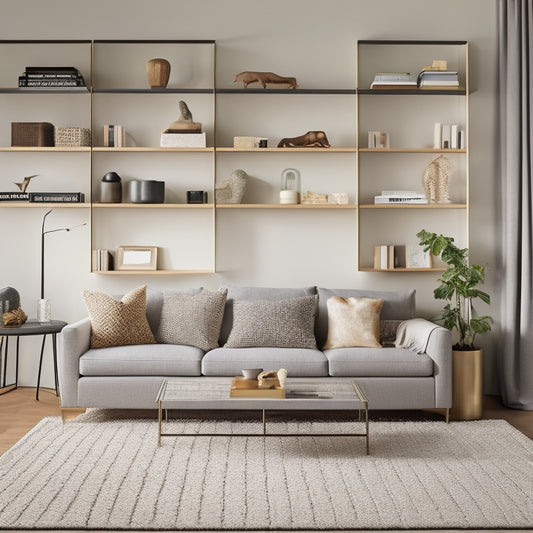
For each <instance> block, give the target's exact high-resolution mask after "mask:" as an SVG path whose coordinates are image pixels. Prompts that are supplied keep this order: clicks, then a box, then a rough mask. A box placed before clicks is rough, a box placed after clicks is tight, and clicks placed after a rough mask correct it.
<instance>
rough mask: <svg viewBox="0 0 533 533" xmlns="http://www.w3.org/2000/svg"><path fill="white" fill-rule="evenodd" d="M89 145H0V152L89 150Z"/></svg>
mask: <svg viewBox="0 0 533 533" xmlns="http://www.w3.org/2000/svg"><path fill="white" fill-rule="evenodd" d="M90 151H91V147H90V146H1V147H0V152H90Z"/></svg>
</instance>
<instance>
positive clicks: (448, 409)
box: [444, 407, 450, 424]
mask: <svg viewBox="0 0 533 533" xmlns="http://www.w3.org/2000/svg"><path fill="white" fill-rule="evenodd" d="M444 418H445V419H446V424H449V423H450V408H449V407H446V412H445V414H444Z"/></svg>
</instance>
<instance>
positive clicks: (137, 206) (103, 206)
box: [92, 202, 213, 209]
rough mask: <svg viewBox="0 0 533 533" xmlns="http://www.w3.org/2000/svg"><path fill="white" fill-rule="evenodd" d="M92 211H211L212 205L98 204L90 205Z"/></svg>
mask: <svg viewBox="0 0 533 533" xmlns="http://www.w3.org/2000/svg"><path fill="white" fill-rule="evenodd" d="M92 207H93V208H94V209H213V204H134V203H126V202H124V203H120V204H118V203H117V204H113V203H99V202H95V203H93V204H92Z"/></svg>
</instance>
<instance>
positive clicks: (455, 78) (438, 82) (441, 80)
mask: <svg viewBox="0 0 533 533" xmlns="http://www.w3.org/2000/svg"><path fill="white" fill-rule="evenodd" d="M417 84H418V87H420V88H421V89H458V88H459V75H458V74H457V72H454V71H451V70H426V69H424V70H422V71H421V72H420V74H419V75H418V79H417Z"/></svg>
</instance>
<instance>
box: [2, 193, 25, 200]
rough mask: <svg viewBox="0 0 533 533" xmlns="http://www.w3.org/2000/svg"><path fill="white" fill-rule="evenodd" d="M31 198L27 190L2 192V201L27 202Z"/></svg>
mask: <svg viewBox="0 0 533 533" xmlns="http://www.w3.org/2000/svg"><path fill="white" fill-rule="evenodd" d="M29 199H30V194H29V193H27V192H0V202H27V201H28V200H29Z"/></svg>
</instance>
